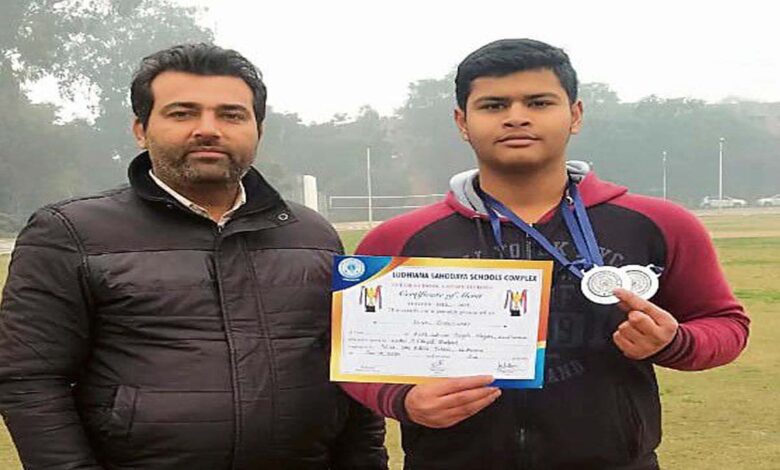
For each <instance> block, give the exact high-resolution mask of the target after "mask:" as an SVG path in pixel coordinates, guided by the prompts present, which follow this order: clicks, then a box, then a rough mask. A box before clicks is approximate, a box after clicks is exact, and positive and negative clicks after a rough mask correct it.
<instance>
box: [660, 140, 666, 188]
mask: <svg viewBox="0 0 780 470" xmlns="http://www.w3.org/2000/svg"><path fill="white" fill-rule="evenodd" d="M661 155H663V166H664V184H663V186H664V199H666V150H664V151H663V152H662V154H661Z"/></svg>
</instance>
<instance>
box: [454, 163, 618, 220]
mask: <svg viewBox="0 0 780 470" xmlns="http://www.w3.org/2000/svg"><path fill="white" fill-rule="evenodd" d="M566 171H567V172H568V173H569V177H570V178H571V179H572V181H574V182H575V183H576V184H577V187H578V188H579V190H580V194H581V195H582V200H583V202H584V203H585V206H586V207H591V206H595V205H597V204H601V203H604V202H607V201H609V200H611V199H614V198H616V197H618V196H621V195H623V194H625V193H626V192H627V191H628V189H627V188H626V187H625V186H620V185H617V184H614V183H609V182H606V181H601V180H600V179H598V177H596V175H595V173H593V172H592V171H591V170H590V165H589V164H588V163H586V162H583V161H580V160H569V161H567V162H566ZM477 176H479V170H477V169H473V170H467V171H464V172H461V173H458V174H456V175H455V176H453V177H452V178H451V179H450V192H449V194H447V200H446V202H447V204H448V205H449V206H451V207H452V208H453V209H455V210H456V211H457V212H459V213H461V214H463V215H465V216H467V217H475V216H483V217H487V210H486V208H485V204H484V203H483V202H482V199H480V197H479V195H478V194H477V191H476V189H474V180H475V179H476V178H477Z"/></svg>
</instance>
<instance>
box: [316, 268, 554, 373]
mask: <svg viewBox="0 0 780 470" xmlns="http://www.w3.org/2000/svg"><path fill="white" fill-rule="evenodd" d="M333 273H334V274H333V290H334V294H333V310H332V336H331V341H332V344H331V371H330V376H331V380H334V381H349V382H382V383H412V384H414V383H424V382H429V381H433V380H436V379H437V378H442V377H459V376H468V375H483V374H484V375H492V376H493V377H495V378H496V382H497V384H496V385H498V386H501V387H508V388H541V387H542V385H543V383H544V350H545V346H546V338H547V317H548V313H549V304H550V286H551V276H552V261H525V260H476V259H450V258H446V259H445V258H406V257H390V256H337V257H335V258H334V270H333Z"/></svg>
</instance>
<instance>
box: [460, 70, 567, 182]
mask: <svg viewBox="0 0 780 470" xmlns="http://www.w3.org/2000/svg"><path fill="white" fill-rule="evenodd" d="M455 122H456V124H457V125H458V128H459V129H460V131H461V134H462V135H463V138H464V139H465V140H467V141H468V142H469V143H470V144H471V146H472V148H474V152H475V153H476V155H477V160H478V161H479V164H480V168H484V169H490V170H493V171H497V172H502V173H517V172H524V171H527V170H529V169H533V168H536V167H542V166H546V165H548V164H551V163H553V162H560V161H562V160H563V159H565V152H566V144H567V143H568V141H569V136H570V135H571V134H576V133H577V132H579V130H580V126H581V124H582V102H580V101H577V102H576V103H574V104H570V103H569V99H568V96H567V95H566V90H564V89H563V87H562V86H561V83H560V81H559V80H558V77H557V76H556V75H555V73H554V72H553V71H552V70H548V69H535V70H526V71H522V72H515V73H512V74H510V75H505V76H502V77H480V78H477V79H475V80H474V81H472V82H471V93H470V94H469V97H468V100H467V102H466V110H465V112H464V110H462V109H460V108H458V109H456V110H455Z"/></svg>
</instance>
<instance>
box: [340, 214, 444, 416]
mask: <svg viewBox="0 0 780 470" xmlns="http://www.w3.org/2000/svg"><path fill="white" fill-rule="evenodd" d="M451 213H452V210H451V209H449V207H448V206H447V205H446V204H444V203H443V202H442V203H437V204H433V205H431V206H427V207H424V208H422V209H418V210H416V211H413V212H409V213H407V214H404V215H401V216H399V217H396V218H393V219H391V220H388V221H387V222H385V223H383V224H382V225H380V226H379V227H377V228H375V229H374V230H372V231H371V232H369V233H368V235H366V237H365V238H364V239H363V240H362V241H361V242H360V245H358V248H357V250H355V254H358V255H375V256H398V255H401V253H402V251H403V248H404V245H406V242H407V241H409V239H410V238H411V237H412V236H413V235H414V234H416V233H417V232H419V231H420V230H421V229H422V228H424V227H425V226H427V225H429V224H431V223H432V222H434V221H436V220H439V219H441V218H443V217H446V216H448V215H450V214H451ZM339 385H340V386H341V388H342V389H344V391H345V392H347V394H348V395H349V396H351V397H352V398H354V399H355V400H357V401H358V402H360V403H362V404H363V405H365V406H366V407H368V408H371V409H372V410H373V411H374V412H376V413H377V414H379V415H381V416H385V417H388V418H393V419H397V420H399V421H406V422H408V421H409V417H408V415H407V414H406V408H405V407H404V400H405V399H406V394H407V393H409V390H411V388H412V386H411V385H406V384H382V383H353V382H342V383H340V384H339Z"/></svg>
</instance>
